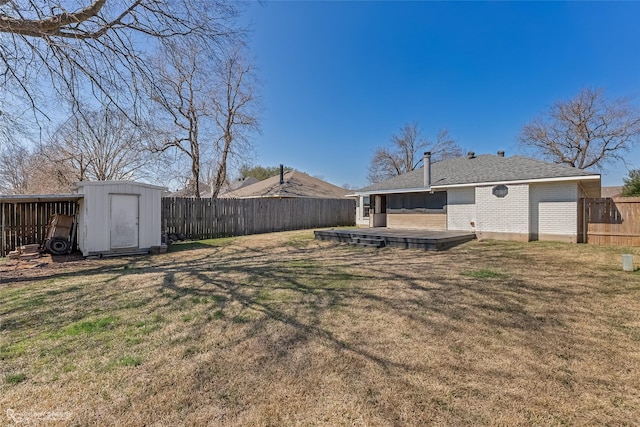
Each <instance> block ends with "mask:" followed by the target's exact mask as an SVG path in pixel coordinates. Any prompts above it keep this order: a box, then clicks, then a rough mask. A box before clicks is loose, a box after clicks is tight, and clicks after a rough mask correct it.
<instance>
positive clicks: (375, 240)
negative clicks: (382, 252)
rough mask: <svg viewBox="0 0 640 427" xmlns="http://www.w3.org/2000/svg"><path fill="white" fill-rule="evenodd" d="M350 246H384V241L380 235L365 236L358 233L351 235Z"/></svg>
mask: <svg viewBox="0 0 640 427" xmlns="http://www.w3.org/2000/svg"><path fill="white" fill-rule="evenodd" d="M349 245H351V246H364V247H369V248H384V247H385V245H386V243H385V240H384V239H383V238H381V237H365V236H358V235H351V241H350V242H349Z"/></svg>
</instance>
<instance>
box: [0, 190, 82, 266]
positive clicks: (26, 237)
mask: <svg viewBox="0 0 640 427" xmlns="http://www.w3.org/2000/svg"><path fill="white" fill-rule="evenodd" d="M76 209H77V203H76V202H75V201H60V202H17V203H16V202H1V203H0V216H1V217H2V224H1V227H2V228H1V231H0V239H1V241H2V246H1V247H0V256H1V257H4V256H6V255H7V254H8V253H9V252H10V251H13V250H15V249H16V248H17V247H18V246H21V245H30V244H34V243H38V244H40V243H42V241H43V240H44V238H45V233H46V228H47V224H48V222H49V217H50V216H51V215H53V214H56V213H57V214H62V215H75V213H76Z"/></svg>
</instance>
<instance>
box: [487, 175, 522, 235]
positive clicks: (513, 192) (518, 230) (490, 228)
mask: <svg viewBox="0 0 640 427" xmlns="http://www.w3.org/2000/svg"><path fill="white" fill-rule="evenodd" d="M506 187H507V188H508V193H507V195H506V196H505V197H496V196H494V195H493V194H492V190H493V188H494V186H492V185H491V186H483V187H476V190H475V196H476V233H478V234H479V236H478V237H479V238H503V239H513V240H523V241H528V240H529V185H528V184H518V185H507V186H506Z"/></svg>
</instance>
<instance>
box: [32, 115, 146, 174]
mask: <svg viewBox="0 0 640 427" xmlns="http://www.w3.org/2000/svg"><path fill="white" fill-rule="evenodd" d="M143 137H144V136H143V135H142V133H141V131H140V128H139V127H137V126H135V125H134V124H132V123H131V122H130V121H129V120H128V119H127V117H126V116H125V115H124V114H123V113H121V112H120V111H119V110H116V109H110V108H103V109H101V110H99V111H89V112H87V113H85V114H82V115H74V116H72V117H70V118H69V120H67V121H66V122H65V123H64V124H62V125H61V126H60V127H59V128H58V129H57V130H56V132H55V133H54V135H53V136H52V137H51V139H50V140H49V141H48V142H47V143H46V144H44V145H43V146H42V147H41V155H42V156H43V157H44V158H45V159H46V160H47V162H48V163H49V165H50V167H51V168H52V169H53V173H54V174H55V176H56V177H57V179H58V180H60V181H61V182H62V183H66V184H67V185H70V184H72V183H73V182H75V181H86V180H93V181H108V180H124V179H138V178H141V177H142V176H143V172H144V171H143V170H144V167H145V165H146V163H147V160H148V156H147V153H145V152H144V150H143V148H144V143H143V141H142V139H143Z"/></svg>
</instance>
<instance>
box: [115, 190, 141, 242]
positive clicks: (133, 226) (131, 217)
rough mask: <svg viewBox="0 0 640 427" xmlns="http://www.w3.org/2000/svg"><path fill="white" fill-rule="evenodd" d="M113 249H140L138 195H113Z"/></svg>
mask: <svg viewBox="0 0 640 427" xmlns="http://www.w3.org/2000/svg"><path fill="white" fill-rule="evenodd" d="M110 225H111V228H110V232H109V233H110V236H111V249H129V248H137V247H138V195H132V194H111V215H110Z"/></svg>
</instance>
